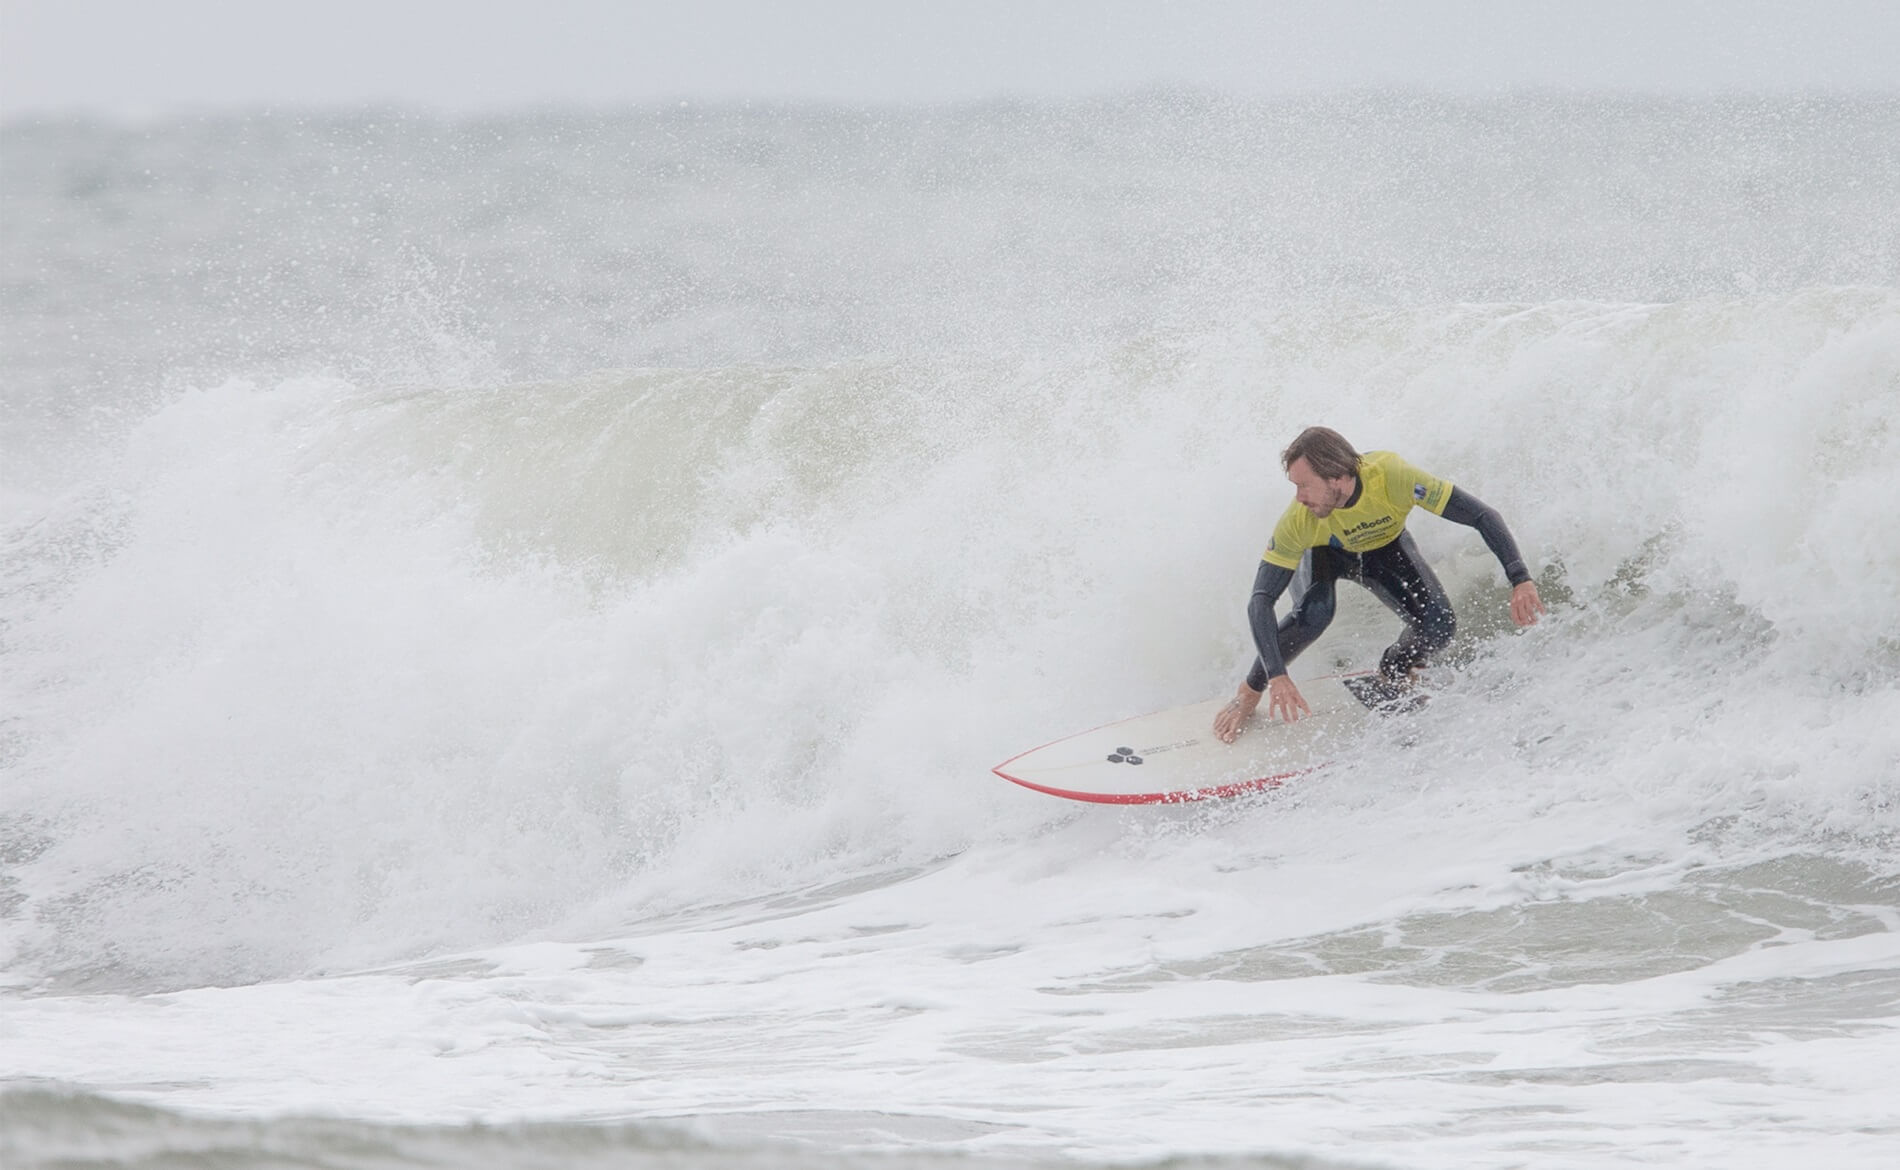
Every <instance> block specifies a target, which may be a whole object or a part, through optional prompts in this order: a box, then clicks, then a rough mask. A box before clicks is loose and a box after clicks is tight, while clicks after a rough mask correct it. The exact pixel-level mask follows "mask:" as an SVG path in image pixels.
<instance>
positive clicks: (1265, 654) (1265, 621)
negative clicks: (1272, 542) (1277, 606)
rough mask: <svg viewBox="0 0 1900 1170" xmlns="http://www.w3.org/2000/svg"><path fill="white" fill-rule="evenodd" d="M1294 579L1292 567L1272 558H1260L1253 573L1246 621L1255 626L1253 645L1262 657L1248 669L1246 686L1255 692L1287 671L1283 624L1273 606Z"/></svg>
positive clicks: (1264, 687) (1264, 688) (1265, 687)
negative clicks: (1258, 565) (1283, 643)
mask: <svg viewBox="0 0 1900 1170" xmlns="http://www.w3.org/2000/svg"><path fill="white" fill-rule="evenodd" d="M1292 580H1293V570H1292V569H1288V568H1284V567H1282V566H1280V565H1276V564H1274V563H1273V562H1272V561H1261V562H1260V571H1259V572H1257V573H1255V574H1254V578H1253V596H1252V597H1251V598H1249V599H1248V600H1247V621H1248V622H1249V623H1250V624H1251V625H1252V626H1253V645H1254V649H1255V650H1258V651H1259V652H1260V657H1258V658H1256V659H1254V663H1253V669H1252V670H1250V671H1248V672H1247V685H1248V686H1249V687H1252V688H1253V689H1254V690H1256V691H1264V690H1266V689H1267V680H1268V679H1270V678H1272V677H1273V676H1275V675H1280V674H1285V673H1286V660H1285V659H1284V658H1282V657H1281V656H1280V624H1279V619H1277V618H1275V617H1274V616H1273V605H1274V603H1275V602H1277V601H1279V600H1280V594H1282V593H1285V592H1286V587H1287V585H1288V584H1290V583H1291V582H1292Z"/></svg>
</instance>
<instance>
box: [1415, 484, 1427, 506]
mask: <svg viewBox="0 0 1900 1170" xmlns="http://www.w3.org/2000/svg"><path fill="white" fill-rule="evenodd" d="M1412 498H1413V499H1415V500H1417V501H1419V502H1420V503H1424V502H1425V485H1424V484H1422V483H1415V484H1413V485H1412Z"/></svg>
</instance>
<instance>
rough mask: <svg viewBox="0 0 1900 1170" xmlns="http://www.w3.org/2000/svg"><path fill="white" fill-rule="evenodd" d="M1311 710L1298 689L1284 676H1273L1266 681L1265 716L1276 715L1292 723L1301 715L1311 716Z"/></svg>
mask: <svg viewBox="0 0 1900 1170" xmlns="http://www.w3.org/2000/svg"><path fill="white" fill-rule="evenodd" d="M1312 713H1313V709H1312V708H1311V707H1309V706H1307V705H1306V697H1305V696H1304V695H1302V694H1300V688H1298V687H1296V686H1294V685H1293V680H1292V679H1290V678H1288V677H1287V676H1286V675H1284V674H1280V675H1275V676H1274V677H1272V678H1270V679H1268V680H1267V716H1268V718H1271V717H1273V716H1275V715H1278V716H1279V717H1280V718H1282V719H1284V720H1286V721H1287V722H1288V723H1292V722H1294V721H1296V720H1298V719H1299V717H1300V716H1302V715H1311V714H1312Z"/></svg>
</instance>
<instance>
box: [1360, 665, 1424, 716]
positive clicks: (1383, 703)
mask: <svg viewBox="0 0 1900 1170" xmlns="http://www.w3.org/2000/svg"><path fill="white" fill-rule="evenodd" d="M1339 681H1340V682H1341V683H1343V684H1345V687H1346V689H1347V690H1349V691H1351V692H1352V697H1353V698H1355V699H1358V700H1359V701H1360V702H1361V703H1364V704H1365V705H1366V709H1367V710H1370V711H1377V712H1378V713H1379V714H1381V715H1409V714H1411V713H1412V712H1413V711H1416V710H1418V709H1419V708H1421V707H1423V706H1424V705H1425V692H1423V691H1421V690H1419V689H1418V688H1416V687H1407V686H1400V685H1398V684H1397V683H1395V682H1393V681H1392V680H1390V679H1388V678H1386V677H1384V676H1383V675H1378V674H1352V675H1347V676H1346V677H1345V678H1342V679H1340V680H1339Z"/></svg>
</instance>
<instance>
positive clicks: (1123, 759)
mask: <svg viewBox="0 0 1900 1170" xmlns="http://www.w3.org/2000/svg"><path fill="white" fill-rule="evenodd" d="M1108 762H1109V763H1111V764H1139V763H1141V757H1140V756H1138V755H1136V754H1135V749H1134V748H1124V747H1123V748H1122V747H1118V748H1116V749H1115V750H1114V751H1112V752H1110V753H1109V754H1108Z"/></svg>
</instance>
